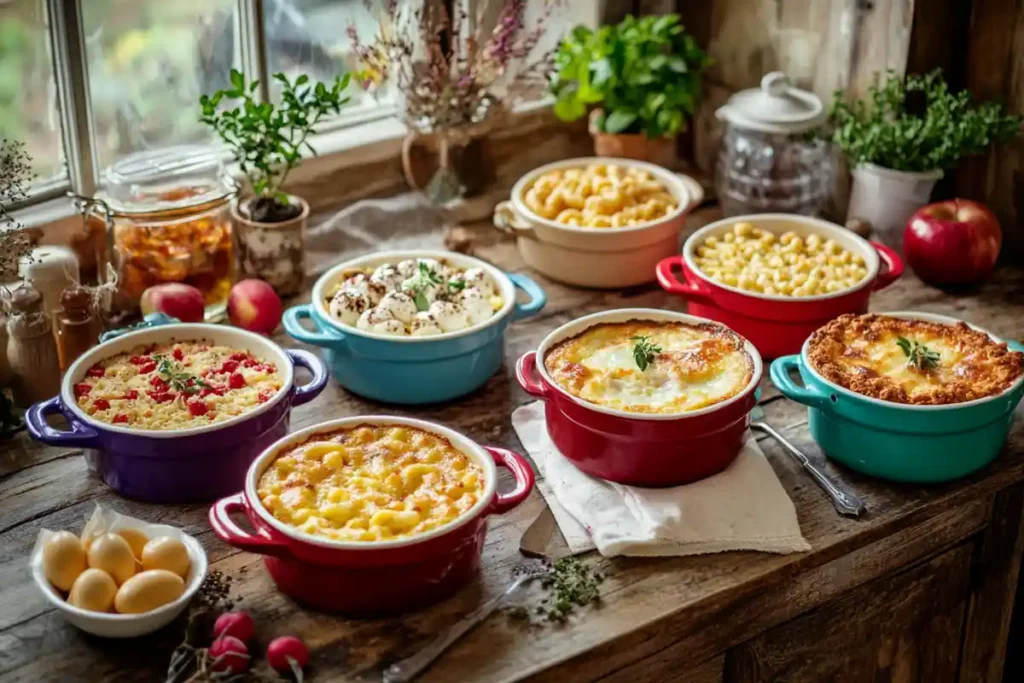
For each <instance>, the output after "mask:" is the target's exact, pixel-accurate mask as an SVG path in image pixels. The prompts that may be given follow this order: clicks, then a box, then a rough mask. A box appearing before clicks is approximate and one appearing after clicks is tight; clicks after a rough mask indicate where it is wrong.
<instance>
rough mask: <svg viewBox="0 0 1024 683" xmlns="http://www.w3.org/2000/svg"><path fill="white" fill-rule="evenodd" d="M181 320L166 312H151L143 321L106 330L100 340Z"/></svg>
mask: <svg viewBox="0 0 1024 683" xmlns="http://www.w3.org/2000/svg"><path fill="white" fill-rule="evenodd" d="M180 322H181V321H180V320H178V319H177V318H172V317H171V316H169V315H167V314H166V313H159V312H158V313H150V314H149V315H147V316H146V317H145V318H143V319H142V322H141V323H136V324H135V325H129V326H128V327H119V328H117V329H113V330H107V331H106V332H104V333H103V334H101V335H100V341H101V342H105V341H110V340H111V339H116V338H117V337H120V336H121V335H123V334H128V333H129V332H138V331H139V330H146V329H149V328H150V327H160V326H161V325H173V324H175V323H180Z"/></svg>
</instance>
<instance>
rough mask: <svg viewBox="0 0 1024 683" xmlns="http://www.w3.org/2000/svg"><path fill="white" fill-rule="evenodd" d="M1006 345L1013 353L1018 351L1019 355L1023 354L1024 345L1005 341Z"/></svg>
mask: <svg viewBox="0 0 1024 683" xmlns="http://www.w3.org/2000/svg"><path fill="white" fill-rule="evenodd" d="M1006 345H1007V346H1008V347H1010V348H1011V349H1012V350H1014V351H1020V352H1021V353H1024V343H1021V342H1019V341H1012V340H1010V339H1007V340H1006Z"/></svg>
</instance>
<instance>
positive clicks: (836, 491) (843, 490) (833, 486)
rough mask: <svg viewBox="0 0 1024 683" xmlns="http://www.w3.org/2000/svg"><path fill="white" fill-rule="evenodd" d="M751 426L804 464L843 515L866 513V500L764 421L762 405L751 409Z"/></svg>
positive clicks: (852, 515)
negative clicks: (812, 460)
mask: <svg viewBox="0 0 1024 683" xmlns="http://www.w3.org/2000/svg"><path fill="white" fill-rule="evenodd" d="M750 428H751V429H756V430H757V431H759V432H764V433H765V434H767V435H768V436H770V437H772V438H773V439H775V440H776V441H778V442H779V445H780V446H782V448H783V450H785V451H786V452H787V453H789V454H790V455H791V456H793V457H794V458H796V460H797V462H799V463H800V464H801V465H803V466H804V469H805V470H807V472H808V473H809V474H810V475H811V478H812V479H814V481H816V482H817V483H818V486H820V487H821V489H822V490H823V491H824V492H825V493H827V494H828V496H829V498H831V499H832V504H833V505H835V506H836V510H837V511H838V512H839V514H841V515H847V516H849V517H860V516H861V515H862V514H864V501H863V500H861V499H860V496H858V495H857V494H856V493H854V492H853V491H851V490H850V489H849V488H848V487H847V486H846V485H844V484H842V483H840V482H837V481H835V480H834V479H832V477H830V476H828V475H827V474H825V472H823V471H822V470H821V469H820V468H819V467H818V466H817V465H815V464H814V463H813V462H811V460H810V458H808V457H807V456H806V455H805V454H804V453H803V452H801V451H800V449H798V448H797V447H796V446H794V445H793V444H791V443H790V442H789V441H787V440H786V438H785V437H783V436H782V435H781V434H779V433H778V432H777V431H776V430H775V428H774V427H772V426H771V425H769V424H768V423H767V422H765V421H764V411H763V410H762V409H761V406H754V409H753V410H752V411H750Z"/></svg>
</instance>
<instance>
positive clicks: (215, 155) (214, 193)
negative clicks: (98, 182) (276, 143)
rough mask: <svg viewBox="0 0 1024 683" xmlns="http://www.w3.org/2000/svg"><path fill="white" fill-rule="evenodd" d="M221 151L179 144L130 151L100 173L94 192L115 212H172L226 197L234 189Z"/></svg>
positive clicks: (214, 148) (213, 148)
mask: <svg viewBox="0 0 1024 683" xmlns="http://www.w3.org/2000/svg"><path fill="white" fill-rule="evenodd" d="M221 154H222V153H221V150H219V149H218V148H216V147H207V146H201V145H178V146H175V147H165V148H162V149H153V150H145V151H142V152H136V153H135V154H130V155H128V156H126V157H124V158H123V159H120V160H118V161H117V163H115V164H114V165H112V166H110V167H109V168H108V169H107V170H106V171H105V172H104V174H103V181H104V182H103V185H104V191H103V192H102V193H100V194H99V195H98V198H100V199H103V200H104V201H105V202H107V204H108V205H109V206H110V208H111V209H113V211H114V212H115V213H122V214H137V213H155V212H161V211H175V210H179V209H183V208H188V207H193V206H201V205H204V204H207V203H209V202H214V201H217V200H220V199H225V198H227V197H228V196H230V195H231V192H232V187H231V185H230V184H229V183H228V182H227V179H226V176H225V174H224V169H223V164H222V163H221Z"/></svg>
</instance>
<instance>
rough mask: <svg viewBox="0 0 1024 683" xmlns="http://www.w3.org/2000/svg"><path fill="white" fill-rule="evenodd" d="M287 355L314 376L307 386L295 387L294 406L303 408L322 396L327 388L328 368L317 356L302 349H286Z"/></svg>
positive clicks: (296, 364)
mask: <svg viewBox="0 0 1024 683" xmlns="http://www.w3.org/2000/svg"><path fill="white" fill-rule="evenodd" d="M285 353H287V354H288V356H289V357H290V358H291V359H292V363H293V364H295V366H296V367H300V368H306V369H307V370H309V371H310V373H312V375H313V379H311V380H309V382H307V383H306V384H303V385H302V386H299V385H298V384H296V385H295V388H294V389H293V390H292V391H293V396H294V398H292V405H295V406H301V405H302V404H304V403H309V402H310V401H312V400H313V399H314V398H316V397H317V396H319V395H320V392H322V391H323V390H324V387H325V386H327V368H325V367H324V364H323V363H322V362H321V361H320V359H319V358H317V357H316V356H315V355H313V354H312V353H310V352H309V351H303V350H302V349H285Z"/></svg>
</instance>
